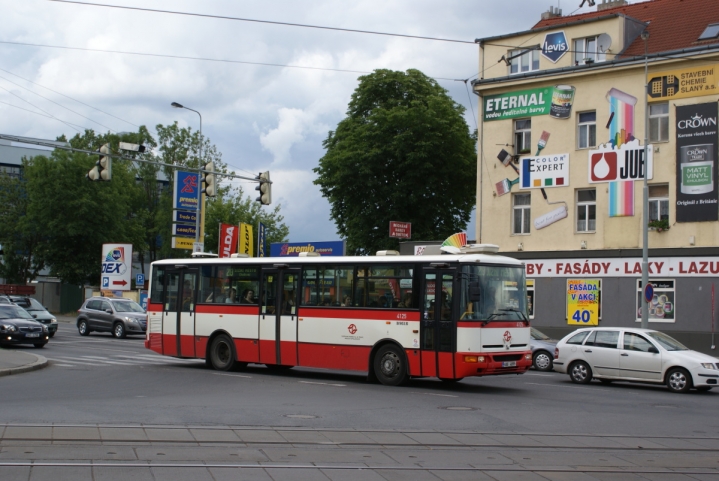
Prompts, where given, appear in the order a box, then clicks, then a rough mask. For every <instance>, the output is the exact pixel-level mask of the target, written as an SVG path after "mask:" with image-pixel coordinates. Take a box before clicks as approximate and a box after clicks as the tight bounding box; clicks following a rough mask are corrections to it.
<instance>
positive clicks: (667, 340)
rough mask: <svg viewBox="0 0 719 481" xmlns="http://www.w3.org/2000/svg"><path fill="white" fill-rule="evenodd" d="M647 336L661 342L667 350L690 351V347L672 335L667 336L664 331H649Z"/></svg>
mask: <svg viewBox="0 0 719 481" xmlns="http://www.w3.org/2000/svg"><path fill="white" fill-rule="evenodd" d="M647 336H649V337H651V338H652V339H654V340H655V341H657V342H658V343H659V345H661V346H662V347H663V348H664V349H666V350H667V351H688V350H689V348H688V347H686V346H685V345H684V344H682V343H681V342H679V341H677V340H676V339H674V338H673V337H672V336H667V335H666V334H664V333H663V332H658V331H654V332H647Z"/></svg>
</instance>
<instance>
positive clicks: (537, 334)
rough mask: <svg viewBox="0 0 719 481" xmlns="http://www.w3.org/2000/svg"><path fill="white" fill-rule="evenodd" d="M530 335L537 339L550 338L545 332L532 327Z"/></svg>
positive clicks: (546, 339) (545, 339)
mask: <svg viewBox="0 0 719 481" xmlns="http://www.w3.org/2000/svg"><path fill="white" fill-rule="evenodd" d="M530 335H531V336H532V339H535V340H538V341H549V340H550V339H551V337H549V336H547V335H546V334H545V333H543V332H542V331H540V330H539V329H535V328H532V329H531V330H530Z"/></svg>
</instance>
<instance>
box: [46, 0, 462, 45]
mask: <svg viewBox="0 0 719 481" xmlns="http://www.w3.org/2000/svg"><path fill="white" fill-rule="evenodd" d="M48 1H50V2H56V3H69V4H75V5H84V6H90V7H106V8H117V9H121V10H135V11H140V12H151V13H167V14H171V15H183V16H190V17H201V18H214V19H219V20H233V21H238V22H253V23H267V24H273V25H284V26H288V27H302V28H316V29H320V30H335V31H339V32H352V33H362V34H368V35H383V36H388V37H402V38H412V39H417V40H433V41H438V42H453V43H466V44H474V42H473V41H469V40H458V39H451V38H439V37H426V36H422V35H408V34H402V33H390V32H377V31H373V30H359V29H353V28H341V27H326V26H322V25H310V24H303V23H292V22H278V21H274V20H259V19H255V18H242V17H230V16H226V15H210V14H206V13H192V12H179V11H175V10H160V9H155V8H142V7H130V6H126V5H109V4H104V3H90V2H78V1H75V0H48Z"/></svg>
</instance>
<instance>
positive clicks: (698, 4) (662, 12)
mask: <svg viewBox="0 0 719 481" xmlns="http://www.w3.org/2000/svg"><path fill="white" fill-rule="evenodd" d="M611 14H617V15H624V16H625V17H629V18H627V20H626V21H631V19H636V20H638V21H639V22H643V23H646V22H649V27H648V31H649V40H648V42H647V50H648V52H649V53H659V52H666V51H669V50H677V49H682V48H687V47H695V46H700V45H709V44H714V43H719V39H717V38H713V39H710V40H705V41H698V38H699V35H701V34H702V32H703V31H704V29H705V28H706V26H707V25H709V24H712V23H719V2H718V1H716V0H650V1H646V2H638V3H632V4H630V5H624V6H621V7H614V8H608V9H606V10H602V11H596V12H590V13H583V14H580V15H569V16H566V17H555V18H548V19H546V20H541V21H539V22H538V23H537V24H536V25H534V27H532V28H533V29H542V28H547V27H558V26H562V25H566V24H568V23H573V22H578V21H582V20H589V19H593V18H595V17H606V16H607V15H611ZM634 55H644V41H643V40H642V39H641V38H639V37H637V39H636V40H634V42H632V44H631V45H629V47H627V49H626V50H625V51H624V52H623V53H622V56H629V57H631V56H634Z"/></svg>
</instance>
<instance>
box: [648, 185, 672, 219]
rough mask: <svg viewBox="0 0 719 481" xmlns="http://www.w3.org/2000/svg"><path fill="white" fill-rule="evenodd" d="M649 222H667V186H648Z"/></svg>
mask: <svg viewBox="0 0 719 481" xmlns="http://www.w3.org/2000/svg"><path fill="white" fill-rule="evenodd" d="M649 220H650V221H653V220H657V221H658V220H666V221H667V222H669V185H668V184H662V185H650V186H649Z"/></svg>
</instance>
